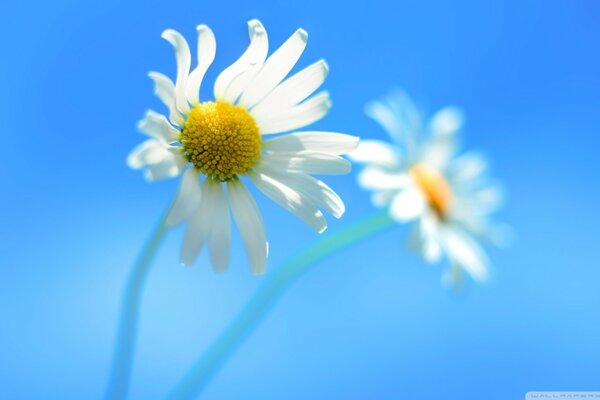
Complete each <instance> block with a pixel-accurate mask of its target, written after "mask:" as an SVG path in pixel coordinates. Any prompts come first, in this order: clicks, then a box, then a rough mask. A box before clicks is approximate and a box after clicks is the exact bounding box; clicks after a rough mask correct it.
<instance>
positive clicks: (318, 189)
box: [262, 166, 346, 218]
mask: <svg viewBox="0 0 600 400" xmlns="http://www.w3.org/2000/svg"><path fill="white" fill-rule="evenodd" d="M262 172H264V173H266V174H267V175H269V176H272V177H273V178H275V179H277V180H278V181H280V182H283V183H285V184H286V185H287V186H289V187H290V188H291V189H293V190H295V191H296V192H297V193H298V194H299V195H300V196H303V197H305V198H307V199H308V201H310V202H311V203H313V204H315V205H316V206H317V207H319V208H321V209H323V210H325V211H327V212H329V213H330V214H331V215H333V216H334V217H335V218H341V216H342V215H344V212H345V211H346V207H345V206H344V202H343V201H342V199H341V198H340V196H338V195H337V193H335V192H334V191H333V189H331V188H330V187H329V186H327V185H326V184H325V183H324V182H323V181H320V180H319V179H316V178H314V177H312V176H310V175H307V174H302V173H282V172H281V171H279V170H276V169H272V168H269V167H267V166H263V168H262Z"/></svg>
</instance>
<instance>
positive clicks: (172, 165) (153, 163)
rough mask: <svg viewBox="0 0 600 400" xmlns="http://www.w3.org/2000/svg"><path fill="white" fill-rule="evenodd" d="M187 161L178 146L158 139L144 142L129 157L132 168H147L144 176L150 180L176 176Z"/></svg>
mask: <svg viewBox="0 0 600 400" xmlns="http://www.w3.org/2000/svg"><path fill="white" fill-rule="evenodd" d="M186 163H187V161H186V160H185V159H184V158H183V157H182V156H181V152H180V151H179V150H178V149H177V148H175V147H172V146H169V145H168V144H166V143H164V142H161V141H159V140H156V139H149V140H146V141H144V142H142V143H141V144H139V145H138V146H136V147H135V148H134V149H133V150H132V151H131V153H129V156H128V157H127V165H129V167H130V168H132V169H144V168H146V171H145V172H144V176H145V178H146V179H147V180H148V181H155V180H159V179H165V178H172V177H175V176H177V175H179V174H180V173H181V171H182V170H183V168H184V166H185V164H186Z"/></svg>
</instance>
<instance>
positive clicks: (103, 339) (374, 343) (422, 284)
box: [0, 0, 600, 400]
mask: <svg viewBox="0 0 600 400" xmlns="http://www.w3.org/2000/svg"><path fill="white" fill-rule="evenodd" d="M281 3H283V2H277V3H275V2H272V3H267V2H263V1H253V2H245V3H244V4H241V3H240V4H234V3H230V2H226V1H223V2H221V1H212V2H200V1H195V2H192V1H177V0H175V1H169V2H166V1H165V2H159V1H137V2H134V1H129V2H120V1H116V0H107V1H103V2H96V1H75V0H70V1H67V0H57V1H53V2H46V1H37V2H35V1H34V2H20V1H16V0H3V1H2V4H1V5H0V54H2V59H1V60H0V88H1V89H0V136H1V138H2V145H1V146H0V162H1V163H0V190H1V197H0V198H1V200H0V204H1V207H0V397H1V398H13V399H14V398H23V399H34V398H40V399H41V398H43V399H54V398H56V399H82V398H85V399H94V398H99V397H101V395H102V393H103V391H104V387H105V384H106V380H107V375H108V369H109V363H110V357H111V351H112V343H113V339H114V334H115V329H116V322H117V315H118V310H119V301H120V298H121V293H122V288H123V285H124V282H125V279H126V276H127V273H128V270H129V268H130V266H131V264H132V262H133V261H134V259H135V257H136V254H137V253H138V251H139V249H140V247H141V246H142V244H143V242H144V241H145V239H146V238H147V236H148V235H149V233H150V232H151V230H152V228H153V226H154V225H155V223H156V221H157V220H158V218H159V216H160V214H161V213H162V211H163V210H164V209H165V207H166V206H167V204H168V202H169V200H170V198H171V197H172V195H173V194H174V192H175V190H176V187H177V182H176V181H175V180H173V181H169V182H161V183H156V184H152V185H149V184H147V183H145V182H144V180H143V179H142V177H141V175H140V174H139V173H138V172H135V171H130V170H129V169H127V167H126V165H125V157H126V155H127V153H128V152H129V150H130V149H131V148H132V147H133V146H134V145H136V144H137V143H139V142H140V141H141V140H142V139H143V137H142V136H141V135H140V134H138V133H137V132H136V128H135V123H136V121H137V120H138V119H139V118H141V117H142V115H143V113H144V111H145V110H146V109H147V108H154V109H158V110H162V108H161V105H160V103H159V101H158V100H157V99H155V98H154V96H153V95H152V85H151V82H150V80H149V79H148V78H147V77H146V73H147V72H148V71H149V70H157V71H163V72H166V73H168V74H171V76H172V75H173V73H174V70H175V67H174V59H173V55H172V51H171V48H170V47H169V45H168V44H167V43H166V42H164V41H163V40H162V39H160V34H161V32H162V30H163V29H165V28H169V27H171V28H175V29H177V30H180V31H181V32H182V33H184V34H185V35H186V36H187V37H188V38H193V37H194V27H195V26H196V25H197V24H199V23H206V24H209V25H210V26H211V27H212V28H213V30H214V32H215V34H216V37H217V42H218V50H217V59H216V61H215V63H214V65H213V67H212V68H211V70H210V72H209V74H208V77H207V80H206V81H205V82H209V83H205V84H204V85H203V89H204V90H203V96H204V98H207V97H211V96H212V83H213V82H214V79H215V77H216V76H217V74H218V72H219V71H220V70H222V69H223V68H224V67H225V66H227V65H228V64H229V63H230V62H232V61H233V60H234V59H236V58H237V56H238V55H239V54H240V53H241V52H242V51H243V50H244V49H245V47H246V45H247V33H246V25H245V24H246V21H247V20H248V19H251V18H259V19H260V20H261V21H262V22H263V23H264V25H265V27H266V28H267V30H268V32H269V38H270V43H271V49H274V48H276V47H277V46H278V45H279V44H280V43H282V42H283V41H284V40H285V39H286V37H287V36H288V35H289V34H291V33H292V32H293V31H294V30H295V29H296V28H297V27H300V26H301V27H304V28H305V29H306V30H307V31H308V32H309V34H310V39H309V44H308V47H307V50H306V52H305V54H304V56H303V58H302V59H301V62H300V64H299V66H306V65H308V64H309V63H311V62H313V61H316V60H317V59H319V58H321V57H324V58H326V59H327V61H328V62H329V64H330V66H331V72H330V75H329V78H328V80H327V82H326V85H325V87H326V88H327V89H328V90H330V92H331V94H332V98H333V101H334V108H333V109H332V111H331V113H330V115H329V116H328V118H326V119H324V120H323V121H320V122H319V123H317V124H316V125H315V126H314V127H315V128H316V129H326V130H337V131H342V132H348V133H353V134H357V135H361V136H364V137H381V138H383V137H384V134H383V132H382V131H381V129H380V128H379V127H378V126H377V125H376V124H375V123H374V122H373V121H371V120H369V119H368V118H367V117H366V116H365V115H364V113H363V106H364V103H365V102H367V101H368V100H370V99H374V98H377V97H379V96H381V95H383V94H385V93H386V92H387V91H388V89H389V88H391V87H393V86H402V87H405V88H406V89H407V90H408V91H409V92H410V93H411V94H413V96H414V97H415V98H416V99H417V101H418V102H419V103H420V104H423V105H424V106H426V108H427V109H429V110H430V111H434V110H435V109H437V108H439V107H442V106H444V105H447V104H457V105H460V106H462V107H463V108H464V109H465V111H466V113H467V117H468V121H467V126H466V130H465V144H466V145H467V146H468V147H469V148H477V149H482V150H484V151H486V152H487V154H489V155H490V157H491V158H492V159H493V160H494V172H495V175H496V176H497V177H498V179H499V180H501V181H502V182H504V184H505V186H506V187H507V188H508V189H509V198H508V204H507V207H506V208H505V209H504V210H503V211H502V212H501V213H500V214H499V219H501V220H502V221H505V222H507V223H509V224H511V225H512V226H513V227H514V228H515V230H516V232H517V240H516V241H515V242H514V244H513V245H512V246H511V247H510V248H508V249H490V255H491V257H492V259H493V261H494V279H493V280H492V281H491V282H490V283H489V284H487V285H483V286H479V285H476V284H474V283H472V282H470V284H469V285H467V287H466V288H465V290H464V291H462V292H461V293H454V292H452V291H450V290H447V289H445V288H444V287H442V286H441V285H440V274H441V269H442V268H441V267H442V266H441V265H436V266H427V265H424V264H423V263H422V262H421V261H420V260H419V259H418V258H417V257H416V256H415V255H413V254H410V253H407V252H406V251H405V250H404V245H403V241H404V238H405V236H406V233H407V228H406V227H397V228H394V229H392V230H390V231H387V232H386V233H384V234H381V235H379V236H377V237H376V238H373V239H371V240H369V241H367V242H364V243H361V244H360V245H358V246H356V247H355V248H353V249H349V250H347V251H345V252H343V253H341V254H339V255H337V256H335V257H334V258H331V259H329V260H327V261H326V262H323V263H322V264H320V265H319V266H318V268H316V269H314V270H313V271H312V272H310V273H309V274H308V275H306V276H304V277H303V278H302V279H301V280H300V281H299V282H298V283H297V284H296V285H295V286H294V287H293V288H292V289H291V290H290V291H289V292H288V293H287V294H286V296H285V297H284V298H283V299H282V301H281V302H280V303H279V304H278V305H277V306H276V307H275V309H274V310H273V312H272V313H271V314H270V315H269V317H268V318H267V319H266V320H265V321H264V323H263V324H262V325H261V326H260V327H259V328H258V329H257V330H256V331H255V332H254V334H253V335H252V336H251V338H250V339H249V340H248V341H247V342H246V343H245V344H244V346H243V347H242V348H241V349H240V351H239V352H238V353H237V354H236V355H235V356H234V357H233V358H232V359H231V360H230V361H229V362H228V363H227V364H226V365H225V367H224V368H223V369H222V370H221V372H220V373H219V374H218V376H216V378H215V379H214V381H213V382H212V383H211V384H210V386H209V387H208V388H207V391H206V392H205V397H204V398H206V399H239V398H260V399H282V398H285V399H307V398H344V399H367V398H368V399H398V398H419V399H440V398H449V399H463V400H464V399H484V398H485V399H503V400H506V399H522V398H524V394H525V392H527V391H530V390H600V373H599V372H600V290H599V282H600V268H599V267H600V256H599V253H598V248H599V245H600V242H599V239H598V236H597V235H598V228H597V227H598V225H599V224H600V216H599V212H598V203H599V202H600V188H599V186H598V180H599V178H600V168H599V167H600V166H599V162H598V146H599V143H600V139H599V138H598V134H599V133H600V132H599V130H598V112H599V106H600V91H599V89H600V74H599V71H600V56H599V54H600V51H599V50H600V49H599V47H600V24H599V23H598V21H600V5H599V3H598V2H596V1H593V0H590V1H573V2H567V1H541V0H540V1H519V0H515V1H495V2H480V1H456V2H452V3H451V2H446V3H441V2H433V1H421V2H418V3H417V2H404V1H401V2H396V1H389V2H384V1H377V0H371V1H368V2H364V3H363V4H362V5H358V6H357V5H355V4H354V3H352V2H347V3H342V2H339V3H333V2H332V3H325V2H323V1H319V0H307V1H303V2H296V4H295V5H291V4H286V5H281ZM286 3H287V2H286ZM192 43H193V47H195V40H193V41H192ZM327 182H328V183H330V184H331V185H332V186H333V187H334V188H335V189H336V190H337V191H338V193H340V195H341V196H342V197H343V198H344V199H345V200H346V204H347V213H346V215H345V216H344V218H343V219H342V220H341V221H336V220H333V218H330V220H331V225H330V228H329V229H330V230H331V231H335V230H338V229H340V228H342V226H343V225H344V224H346V223H348V222H350V221H354V220H358V219H360V218H361V217H362V216H363V215H365V214H368V213H370V212H371V211H372V206H371V205H370V204H369V201H368V195H367V194H366V193H364V192H362V191H361V190H359V189H358V188H357V186H356V185H355V175H354V174H353V175H351V176H344V177H334V178H331V179H328V180H327ZM258 202H259V205H260V207H261V209H262V211H263V214H264V216H265V220H266V223H267V226H268V234H269V237H270V243H271V256H270V264H269V268H270V269H271V271H272V270H273V269H275V268H277V266H278V264H279V263H280V262H282V261H283V260H284V259H285V257H286V256H287V255H289V254H290V253H293V252H295V251H296V250H298V249H300V248H302V247H303V246H304V245H305V244H308V243H311V242H312V241H314V240H315V239H316V235H315V234H314V233H313V232H311V231H310V230H309V228H307V227H306V226H304V225H303V224H302V223H301V222H300V221H298V220H296V219H295V218H294V217H293V216H291V215H289V214H287V213H286V212H285V211H284V210H282V209H280V208H279V207H278V206H276V205H274V204H273V203H271V202H270V201H269V200H268V199H266V198H265V197H264V196H262V195H259V196H258ZM181 236H182V230H181V229H178V230H176V231H174V232H172V233H171V234H169V235H168V238H167V240H166V241H165V243H164V245H163V247H162V248H161V251H160V254H159V256H158V258H157V260H156V263H155V265H154V267H153V270H152V273H151V276H150V279H149V281H148V285H147V287H146V292H145V297H144V303H143V313H142V319H141V334H140V340H139V343H138V353H137V358H136V363H135V371H134V376H133V382H132V385H133V386H132V390H131V398H135V399H154V398H161V397H162V396H164V394H165V393H166V392H167V391H168V390H169V388H171V387H172V385H173V384H174V383H175V382H176V380H177V379H178V378H179V377H180V376H181V375H182V374H183V372H184V371H185V370H186V368H187V367H188V366H189V365H190V364H191V362H192V360H193V359H194V358H195V357H196V356H197V355H198V354H199V353H200V352H201V351H202V350H203V349H204V348H206V346H207V345H208V344H209V343H210V342H211V340H212V339H214V338H215V336H216V335H217V334H218V332H219V331H220V330H221V329H222V328H223V327H224V326H225V325H226V323H227V322H228V321H230V320H231V319H232V317H233V316H234V315H235V313H236V312H237V310H239V309H240V307H241V306H242V305H243V303H244V302H245V301H246V300H247V299H248V298H249V297H250V296H251V295H252V293H253V292H254V291H255V290H256V288H257V287H258V285H259V284H260V283H261V280H262V279H263V278H260V277H253V276H252V275H251V274H250V272H249V268H248V267H247V263H246V260H245V255H244V253H243V250H242V245H241V242H240V239H239V236H238V235H237V233H236V236H235V237H234V242H233V248H234V253H233V257H232V263H231V268H230V271H229V273H227V274H222V275H217V274H215V273H213V271H212V270H211V269H210V267H209V265H208V260H207V257H206V254H204V255H203V257H201V258H200V259H199V261H198V262H197V263H196V265H194V266H193V267H192V268H184V267H181V266H180V265H178V262H177V258H178V253H179V244H180V241H181Z"/></svg>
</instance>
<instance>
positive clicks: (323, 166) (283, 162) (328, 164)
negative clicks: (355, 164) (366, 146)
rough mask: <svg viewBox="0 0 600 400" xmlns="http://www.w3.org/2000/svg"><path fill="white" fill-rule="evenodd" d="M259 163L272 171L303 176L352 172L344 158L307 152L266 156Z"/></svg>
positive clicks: (350, 166) (350, 165)
mask: <svg viewBox="0 0 600 400" xmlns="http://www.w3.org/2000/svg"><path fill="white" fill-rule="evenodd" d="M261 162H263V163H265V164H266V165H268V166H269V167H271V168H273V169H278V170H283V171H286V172H303V173H305V174H317V175H345V174H347V173H349V172H350V171H351V170H352V164H351V163H350V161H348V160H346V159H345V158H342V157H340V156H336V155H334V154H327V153H316V152H309V151H305V152H299V153H295V152H292V153H273V154H266V155H264V156H263V157H262V160H261Z"/></svg>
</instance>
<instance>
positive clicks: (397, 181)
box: [358, 167, 411, 191]
mask: <svg viewBox="0 0 600 400" xmlns="http://www.w3.org/2000/svg"><path fill="white" fill-rule="evenodd" d="M410 182H411V180H410V178H409V177H408V175H407V174H406V173H404V172H388V171H385V170H382V169H380V168H378V167H367V168H365V169H364V170H362V171H361V172H360V173H359V174H358V184H359V185H360V186H361V187H363V188H364V189H368V190H396V191H398V190H400V189H403V188H405V187H406V186H408V185H409V184H410Z"/></svg>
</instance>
